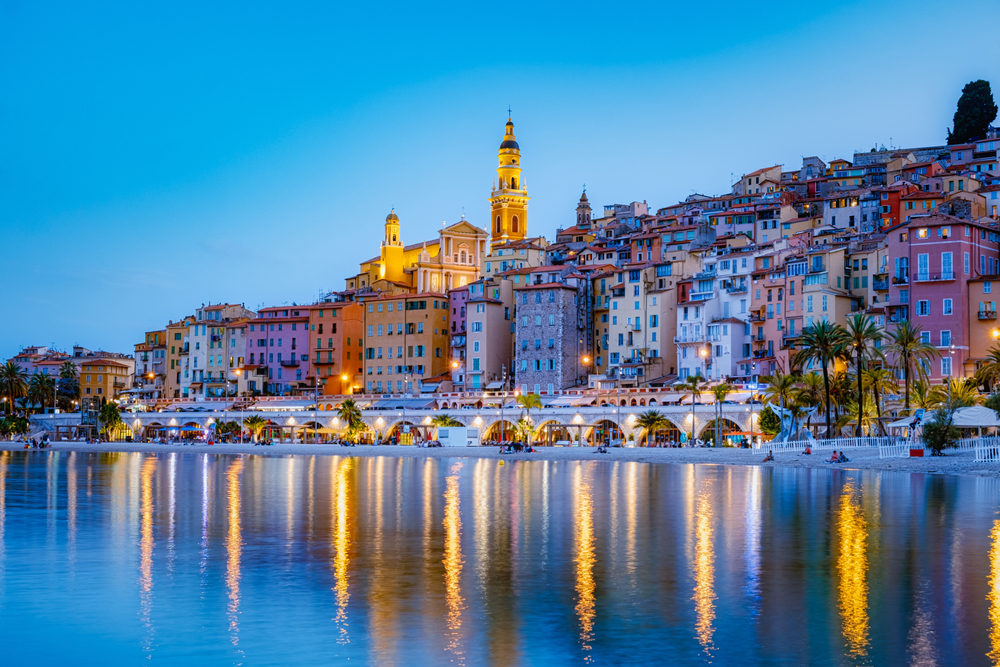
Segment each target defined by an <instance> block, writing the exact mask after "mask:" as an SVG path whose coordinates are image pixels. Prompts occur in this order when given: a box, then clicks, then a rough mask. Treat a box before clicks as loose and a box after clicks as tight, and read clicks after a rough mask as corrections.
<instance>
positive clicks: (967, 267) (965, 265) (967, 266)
mask: <svg viewBox="0 0 1000 667" xmlns="http://www.w3.org/2000/svg"><path fill="white" fill-rule="evenodd" d="M966 229H968V227H966ZM964 268H965V275H969V273H970V271H969V268H970V264H969V253H965V264H964Z"/></svg>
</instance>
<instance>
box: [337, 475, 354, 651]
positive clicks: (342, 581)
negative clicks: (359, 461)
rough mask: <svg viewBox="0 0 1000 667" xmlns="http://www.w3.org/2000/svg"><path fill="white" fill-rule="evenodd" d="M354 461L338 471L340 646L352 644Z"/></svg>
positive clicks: (338, 611)
mask: <svg viewBox="0 0 1000 667" xmlns="http://www.w3.org/2000/svg"><path fill="white" fill-rule="evenodd" d="M353 462H354V460H353V459H347V460H346V461H345V462H344V463H343V465H341V466H340V467H339V469H338V470H337V494H336V503H337V506H336V512H337V526H336V529H335V531H334V549H335V553H334V558H333V570H334V574H335V575H336V580H337V584H336V587H335V588H334V591H335V593H336V596H337V615H336V616H335V617H334V619H333V620H334V623H336V625H337V630H338V635H337V643H338V644H347V643H350V637H348V634H347V602H348V600H350V599H351V594H350V592H349V591H348V583H349V582H348V567H349V566H350V558H351V556H350V548H351V534H350V530H349V520H350V516H349V512H350V506H351V498H350V493H351V487H350V479H351V478H350V473H351V467H352V465H353Z"/></svg>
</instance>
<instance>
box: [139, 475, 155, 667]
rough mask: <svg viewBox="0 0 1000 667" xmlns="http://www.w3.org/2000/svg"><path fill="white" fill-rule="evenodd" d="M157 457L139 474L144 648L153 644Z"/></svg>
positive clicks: (140, 609)
mask: <svg viewBox="0 0 1000 667" xmlns="http://www.w3.org/2000/svg"><path fill="white" fill-rule="evenodd" d="M154 470H156V459H155V458H153V457H151V456H150V457H147V458H146V460H145V461H143V463H142V471H141V473H140V476H139V494H140V510H139V511H140V513H141V514H140V521H141V523H140V532H139V535H140V537H139V617H140V620H141V622H142V625H143V627H144V628H145V629H146V636H145V638H144V642H143V643H144V646H143V649H144V650H146V651H148V650H150V648H151V644H152V639H153V638H152V625H151V623H150V614H151V612H152V610H153V595H152V593H153V471H154Z"/></svg>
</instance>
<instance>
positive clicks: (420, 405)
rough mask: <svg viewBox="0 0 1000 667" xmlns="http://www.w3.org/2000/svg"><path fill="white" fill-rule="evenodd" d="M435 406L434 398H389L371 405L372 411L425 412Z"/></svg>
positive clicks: (435, 400)
mask: <svg viewBox="0 0 1000 667" xmlns="http://www.w3.org/2000/svg"><path fill="white" fill-rule="evenodd" d="M436 404H437V399H435V398H391V399H386V400H382V401H375V402H374V403H372V406H371V407H372V409H373V410H427V409H430V408H433V407H434V406H435V405H436Z"/></svg>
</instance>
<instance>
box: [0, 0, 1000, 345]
mask: <svg viewBox="0 0 1000 667" xmlns="http://www.w3.org/2000/svg"><path fill="white" fill-rule="evenodd" d="M209 5H210V6H209ZM520 7H521V8H522V11H518V5H516V4H515V5H510V4H504V3H481V4H478V5H472V4H469V3H461V4H459V3H455V4H437V5H433V6H429V5H427V4H426V3H423V4H418V3H409V4H405V5H398V6H394V5H391V4H372V3H356V4H351V5H335V4H332V3H318V4H316V5H312V6H310V5H306V4H299V5H295V6H294V7H292V6H290V4H289V3H270V4H269V3H238V4H237V3H233V4H229V5H226V4H224V3H190V4H184V3H172V4H169V5H156V6H154V5H149V4H148V3H147V4H142V3H98V4H97V5H95V6H89V5H88V4H85V3H78V2H77V3H62V4H61V3H47V2H26V1H23V0H4V1H3V2H0V83H2V87H0V90H2V94H0V232H2V234H0V239H2V241H0V242H2V244H3V267H4V269H5V270H4V272H3V275H4V277H5V279H6V280H5V281H4V283H5V285H4V287H3V289H2V290H0V307H2V312H4V313H5V314H6V315H7V316H8V318H7V325H6V326H4V327H2V328H0V356H2V357H4V358H6V357H8V356H10V355H11V354H14V353H15V352H16V351H17V349H18V348H19V346H22V345H28V344H50V343H55V344H56V345H58V346H61V347H63V348H69V347H71V346H72V345H73V344H74V343H79V344H81V345H85V346H87V347H91V348H102V349H108V350H117V351H129V350H131V349H132V345H133V344H134V343H135V342H137V341H139V340H140V339H141V337H142V334H143V332H144V331H145V330H151V329H155V328H157V327H159V326H162V325H163V324H164V323H165V322H166V321H167V320H169V319H172V318H177V317H180V316H183V315H186V314H190V313H191V312H192V311H193V310H194V309H195V308H196V307H197V306H199V305H200V304H202V303H207V302H213V303H215V302H220V301H230V302H243V303H246V304H247V306H249V307H257V306H260V305H278V304H282V303H286V302H287V303H291V302H299V303H303V302H310V301H312V300H313V299H314V298H315V297H316V295H317V294H318V293H319V291H320V290H321V289H324V290H330V289H342V288H343V287H344V282H343V278H344V277H345V276H346V275H348V274H349V273H350V272H352V271H356V270H357V268H356V266H357V262H358V261H360V260H363V259H366V258H368V257H370V256H372V255H374V254H375V253H376V252H377V247H378V242H379V240H380V238H381V233H382V223H383V220H384V218H385V215H386V214H387V213H388V211H389V209H390V207H392V206H395V208H396V212H397V213H398V214H399V217H400V220H401V222H402V226H403V237H404V241H406V242H418V241H420V240H423V239H429V238H433V237H434V236H435V234H436V230H438V229H440V226H441V221H442V220H447V221H448V222H449V223H451V222H454V221H456V220H458V219H459V218H460V216H461V215H462V213H463V210H464V212H465V214H466V216H467V217H468V219H469V220H470V221H472V222H473V223H476V224H479V225H481V226H483V225H485V217H486V213H487V211H488V205H487V202H486V197H487V196H488V194H489V189H490V185H491V181H492V178H493V175H494V171H493V170H494V168H495V166H496V149H497V146H498V145H499V142H500V138H501V136H502V133H503V123H504V122H505V121H506V113H505V112H506V109H507V106H508V105H510V106H511V107H512V109H513V117H514V122H515V131H516V133H517V136H518V141H519V143H520V144H521V147H522V152H523V155H524V160H523V166H524V174H525V177H526V183H527V187H528V189H529V194H530V195H531V196H532V201H531V206H530V209H529V211H530V213H529V219H528V224H529V232H530V233H532V234H545V235H549V236H551V235H552V234H553V233H554V231H555V229H556V228H557V227H559V226H566V225H568V224H571V222H572V215H573V211H574V208H575V205H576V201H577V199H578V198H579V195H580V189H581V186H582V184H583V183H586V184H587V191H588V195H589V197H590V199H591V202H592V203H593V204H594V205H595V206H598V207H599V206H601V205H604V204H611V203H616V202H619V203H625V202H629V201H633V200H646V201H648V202H649V204H650V207H651V208H652V207H660V206H665V205H667V204H671V203H674V202H676V201H678V200H679V199H682V198H683V197H685V196H687V195H689V194H690V193H692V192H702V193H706V194H715V193H719V192H722V191H725V190H726V189H727V188H728V187H729V184H730V182H731V180H730V179H731V174H735V175H736V177H739V175H740V174H741V173H744V172H748V171H752V170H754V169H757V168H759V167H762V166H770V165H773V164H778V163H782V164H785V165H789V166H793V165H798V164H799V163H800V161H801V157H802V156H803V155H819V156H820V157H823V158H825V159H832V158H834V157H848V158H850V154H851V153H852V152H853V151H854V150H867V149H870V148H871V147H872V146H873V145H875V144H876V143H878V144H886V145H888V144H889V142H890V140H891V141H892V143H893V144H894V145H897V146H900V145H906V146H913V145H920V146H923V145H929V144H934V143H943V142H944V137H945V129H946V128H947V127H948V126H949V125H950V123H951V116H952V114H953V113H954V108H955V102H956V101H957V99H958V96H959V94H960V92H961V88H962V86H963V85H965V83H967V82H968V81H970V80H972V79H977V78H986V79H988V80H989V79H991V77H992V83H993V84H994V86H1000V77H998V76H996V74H997V72H998V68H997V67H996V63H997V62H998V61H1000V42H998V41H997V40H996V39H995V37H993V36H991V35H990V33H989V31H988V30H985V29H980V28H978V27H977V26H979V25H981V24H980V23H977V20H976V19H975V17H976V16H977V15H981V16H986V15H987V13H988V12H989V11H992V10H994V9H995V5H992V3H988V2H980V3H976V2H972V3H967V4H965V5H963V6H962V9H961V11H944V10H943V9H942V8H941V5H940V4H937V3H931V2H911V3H909V4H907V5H906V7H905V8H904V7H902V6H891V5H888V4H885V5H883V4H882V3H865V2H840V3H824V4H822V5H815V7H816V8H814V5H813V3H783V2H775V3H771V4H769V5H767V6H766V7H765V6H761V5H755V4H753V3H746V2H739V3H731V4H726V3H678V4H677V5H676V6H674V5H673V4H672V3H655V4H650V5H644V4H640V3H626V4H625V5H617V4H615V3H591V4H588V3H577V4H572V5H571V4H568V3H560V4H545V3H528V4H524V3H522V4H521V5H520ZM977 33H978V36H977ZM991 63H992V64H991ZM998 97H1000V95H998Z"/></svg>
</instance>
